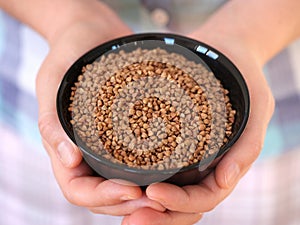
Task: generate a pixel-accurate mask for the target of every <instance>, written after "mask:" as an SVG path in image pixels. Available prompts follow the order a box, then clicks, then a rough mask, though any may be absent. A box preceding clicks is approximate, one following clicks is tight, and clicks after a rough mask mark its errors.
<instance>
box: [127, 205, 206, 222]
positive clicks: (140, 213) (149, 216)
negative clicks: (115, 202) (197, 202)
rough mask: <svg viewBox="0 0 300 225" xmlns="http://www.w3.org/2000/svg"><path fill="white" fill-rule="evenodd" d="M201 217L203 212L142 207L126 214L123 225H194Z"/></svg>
mask: <svg viewBox="0 0 300 225" xmlns="http://www.w3.org/2000/svg"><path fill="white" fill-rule="evenodd" d="M201 218H202V214H201V213H180V212H172V211H166V212H158V211H155V210H153V209H150V208H141V209H139V210H137V211H136V212H134V213H132V214H131V215H129V216H126V217H125V218H124V219H123V221H122V225H137V224H139V225H140V224H142V225H192V224H195V223H197V222H198V221H199V220H200V219H201Z"/></svg>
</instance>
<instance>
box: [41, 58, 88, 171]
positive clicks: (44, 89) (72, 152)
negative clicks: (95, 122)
mask: <svg viewBox="0 0 300 225" xmlns="http://www.w3.org/2000/svg"><path fill="white" fill-rule="evenodd" d="M50 62H51V63H50ZM53 65H56V66H53ZM64 71H65V68H64V67H62V66H61V65H60V64H56V63H55V61H53V59H52V56H51V55H49V56H48V57H47V58H46V60H45V61H44V64H43V65H42V67H41V69H40V71H39V74H38V77H37V80H36V82H37V84H36V92H37V97H38V102H39V122H38V124H39V129H40V133H41V136H42V138H43V141H44V142H47V143H48V144H49V145H50V146H51V148H48V150H53V151H54V152H55V154H57V157H58V158H59V159H60V160H61V161H62V163H63V164H64V165H65V166H66V167H70V168H72V167H76V166H77V165H78V164H79V163H80V162H81V160H82V156H81V153H80V151H79V149H78V148H77V147H76V146H75V145H74V144H73V143H72V142H71V141H70V139H69V138H68V136H67V135H66V133H65V132H64V130H63V129H62V127H61V125H60V123H59V120H58V116H57V112H56V93H57V89H58V85H59V83H60V81H61V79H62V76H63V74H64Z"/></svg>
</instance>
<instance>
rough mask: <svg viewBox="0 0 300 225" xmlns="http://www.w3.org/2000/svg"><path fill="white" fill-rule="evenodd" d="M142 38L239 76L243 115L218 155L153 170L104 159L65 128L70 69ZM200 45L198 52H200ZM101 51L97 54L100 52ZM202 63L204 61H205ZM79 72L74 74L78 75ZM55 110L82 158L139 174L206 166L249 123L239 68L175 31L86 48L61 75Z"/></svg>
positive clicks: (170, 172)
mask: <svg viewBox="0 0 300 225" xmlns="http://www.w3.org/2000/svg"><path fill="white" fill-rule="evenodd" d="M143 40H157V41H165V42H166V41H167V40H168V41H170V40H174V41H175V43H176V44H178V45H180V46H182V47H185V48H187V49H189V50H190V51H192V52H193V53H195V54H196V55H198V56H199V57H200V58H201V59H202V60H203V57H209V58H210V59H213V60H215V62H217V63H220V64H222V65H223V66H224V67H225V68H226V69H228V70H229V71H230V73H231V74H235V76H234V77H235V79H238V83H239V86H240V88H241V90H242V92H243V99H244V100H245V108H244V115H245V116H244V117H243V119H242V122H241V125H240V127H239V128H238V130H237V132H236V134H235V135H234V136H233V137H231V139H230V140H229V141H228V142H227V143H226V144H225V145H223V146H222V147H221V148H220V149H219V151H218V153H217V155H214V156H213V157H208V158H206V159H202V160H200V162H197V163H195V164H191V165H189V166H186V167H182V168H173V169H164V170H155V169H142V168H137V167H129V166H128V165H126V164H121V163H114V162H112V161H111V160H109V159H106V158H104V157H101V156H100V155H98V154H97V153H95V152H93V151H92V150H90V149H89V148H88V147H87V146H86V145H85V144H84V143H83V142H81V141H80V140H81V139H80V138H78V137H75V136H76V134H75V132H74V131H70V129H69V128H68V127H69V125H68V122H67V121H66V119H65V117H64V113H63V106H62V104H61V102H62V101H61V97H62V96H63V93H64V87H65V86H66V84H67V83H69V82H68V79H69V77H70V76H73V75H72V74H71V73H72V70H74V69H75V68H76V67H77V69H78V66H77V64H79V63H82V64H84V65H86V64H88V63H91V61H94V60H95V59H97V58H99V57H100V56H101V55H103V54H105V53H106V52H107V51H110V50H112V49H113V48H115V46H122V45H125V44H127V43H132V42H135V41H143ZM199 47H201V48H200V50H201V51H199ZM99 53H100V54H99ZM204 62H205V61H204ZM78 76H79V74H77V77H78ZM56 109H57V114H58V118H59V121H60V123H61V125H62V128H63V129H64V131H65V132H66V134H67V135H68V137H69V138H70V139H71V140H72V141H73V142H74V143H75V144H76V145H77V146H78V147H79V148H80V150H81V151H82V152H83V153H84V154H83V157H84V158H85V157H87V156H88V157H92V158H93V159H94V160H96V161H98V162H99V163H103V164H105V165H106V166H109V167H113V168H115V169H121V170H125V171H128V172H131V173H132V172H133V173H138V174H142V175H147V174H164V175H169V174H170V175H171V174H175V173H178V172H185V171H189V170H193V169H197V168H199V166H200V165H207V166H209V164H211V162H212V161H213V160H214V159H216V158H219V157H220V156H223V155H224V154H225V153H226V152H227V151H229V149H230V148H231V147H232V145H233V144H234V143H236V141H237V140H238V139H239V137H240V136H241V135H242V133H243V132H244V130H245V127H246V125H247V122H248V118H249V114H250V95H249V90H248V87H247V84H246V81H245V79H244V77H243V75H242V74H241V72H240V71H239V70H238V68H237V67H236V66H235V65H234V64H233V62H231V60H229V58H227V57H226V56H225V55H224V54H222V53H221V52H219V51H218V50H217V49H215V48H213V47H211V46H209V45H207V44H205V43H203V42H201V41H198V40H195V39H192V38H189V37H186V36H182V35H178V34H174V33H158V32H149V33H148V32H146V33H138V34H132V35H128V36H123V37H119V38H116V39H113V40H110V41H107V42H105V43H103V44H100V45H98V46H96V47H94V48H92V49H91V50H89V51H87V52H86V53H85V54H83V55H82V56H81V57H79V58H78V59H77V60H76V61H75V62H74V63H73V64H72V65H71V66H70V67H69V69H68V70H67V72H66V73H65V74H64V76H63V78H62V80H61V83H60V85H59V88H58V92H57V97H56Z"/></svg>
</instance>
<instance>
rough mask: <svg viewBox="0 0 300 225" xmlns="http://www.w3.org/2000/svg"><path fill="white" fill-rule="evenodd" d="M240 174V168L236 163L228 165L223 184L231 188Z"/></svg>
mask: <svg viewBox="0 0 300 225" xmlns="http://www.w3.org/2000/svg"><path fill="white" fill-rule="evenodd" d="M239 174H240V167H239V166H238V164H236V163H232V164H230V166H229V167H228V169H227V172H226V174H225V183H226V185H227V187H231V186H233V185H234V184H235V183H236V181H237V179H238V177H239Z"/></svg>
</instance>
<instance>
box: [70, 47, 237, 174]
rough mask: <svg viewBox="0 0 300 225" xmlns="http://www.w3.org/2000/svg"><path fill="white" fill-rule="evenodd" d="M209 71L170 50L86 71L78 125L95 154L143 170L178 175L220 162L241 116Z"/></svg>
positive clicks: (78, 87) (114, 59) (78, 90)
mask: <svg viewBox="0 0 300 225" xmlns="http://www.w3.org/2000/svg"><path fill="white" fill-rule="evenodd" d="M228 94H229V92H228V90H226V89H224V88H223V86H222V85H221V83H220V81H219V80H217V79H216V78H215V76H214V74H213V73H212V72H210V71H209V70H208V69H207V68H206V67H205V66H204V65H202V64H201V63H196V62H194V61H192V60H187V59H186V58H185V57H183V56H182V55H179V54H177V53H169V52H167V51H166V50H163V49H160V48H156V49H151V50H149V49H140V48H138V49H136V50H133V51H131V52H124V51H123V50H121V51H119V52H117V53H109V54H107V55H103V56H102V57H101V58H99V60H97V61H95V62H93V63H92V64H89V65H86V66H85V67H84V68H83V69H82V74H81V75H80V76H78V81H77V82H76V83H75V84H74V86H73V87H72V92H71V96H70V100H71V104H70V106H69V111H70V113H71V114H72V120H71V121H70V122H71V124H72V125H73V128H74V130H75V132H76V135H77V136H78V138H80V139H81V140H82V141H83V142H84V143H85V144H86V145H87V146H88V147H89V148H90V149H91V150H92V151H93V152H95V153H97V154H99V155H100V156H102V157H104V158H106V159H108V160H111V161H113V162H116V163H122V164H126V165H128V166H130V167H138V168H142V169H158V170H164V169H174V168H181V167H185V166H189V165H191V164H194V163H198V162H200V161H201V160H202V159H206V158H208V157H212V156H215V155H216V154H217V153H218V151H219V149H220V148H221V147H222V146H223V145H224V144H225V143H226V142H227V141H228V138H229V137H230V135H231V134H232V125H233V123H234V119H235V110H234V109H233V108H232V104H231V103H230V99H229V95H228Z"/></svg>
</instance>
